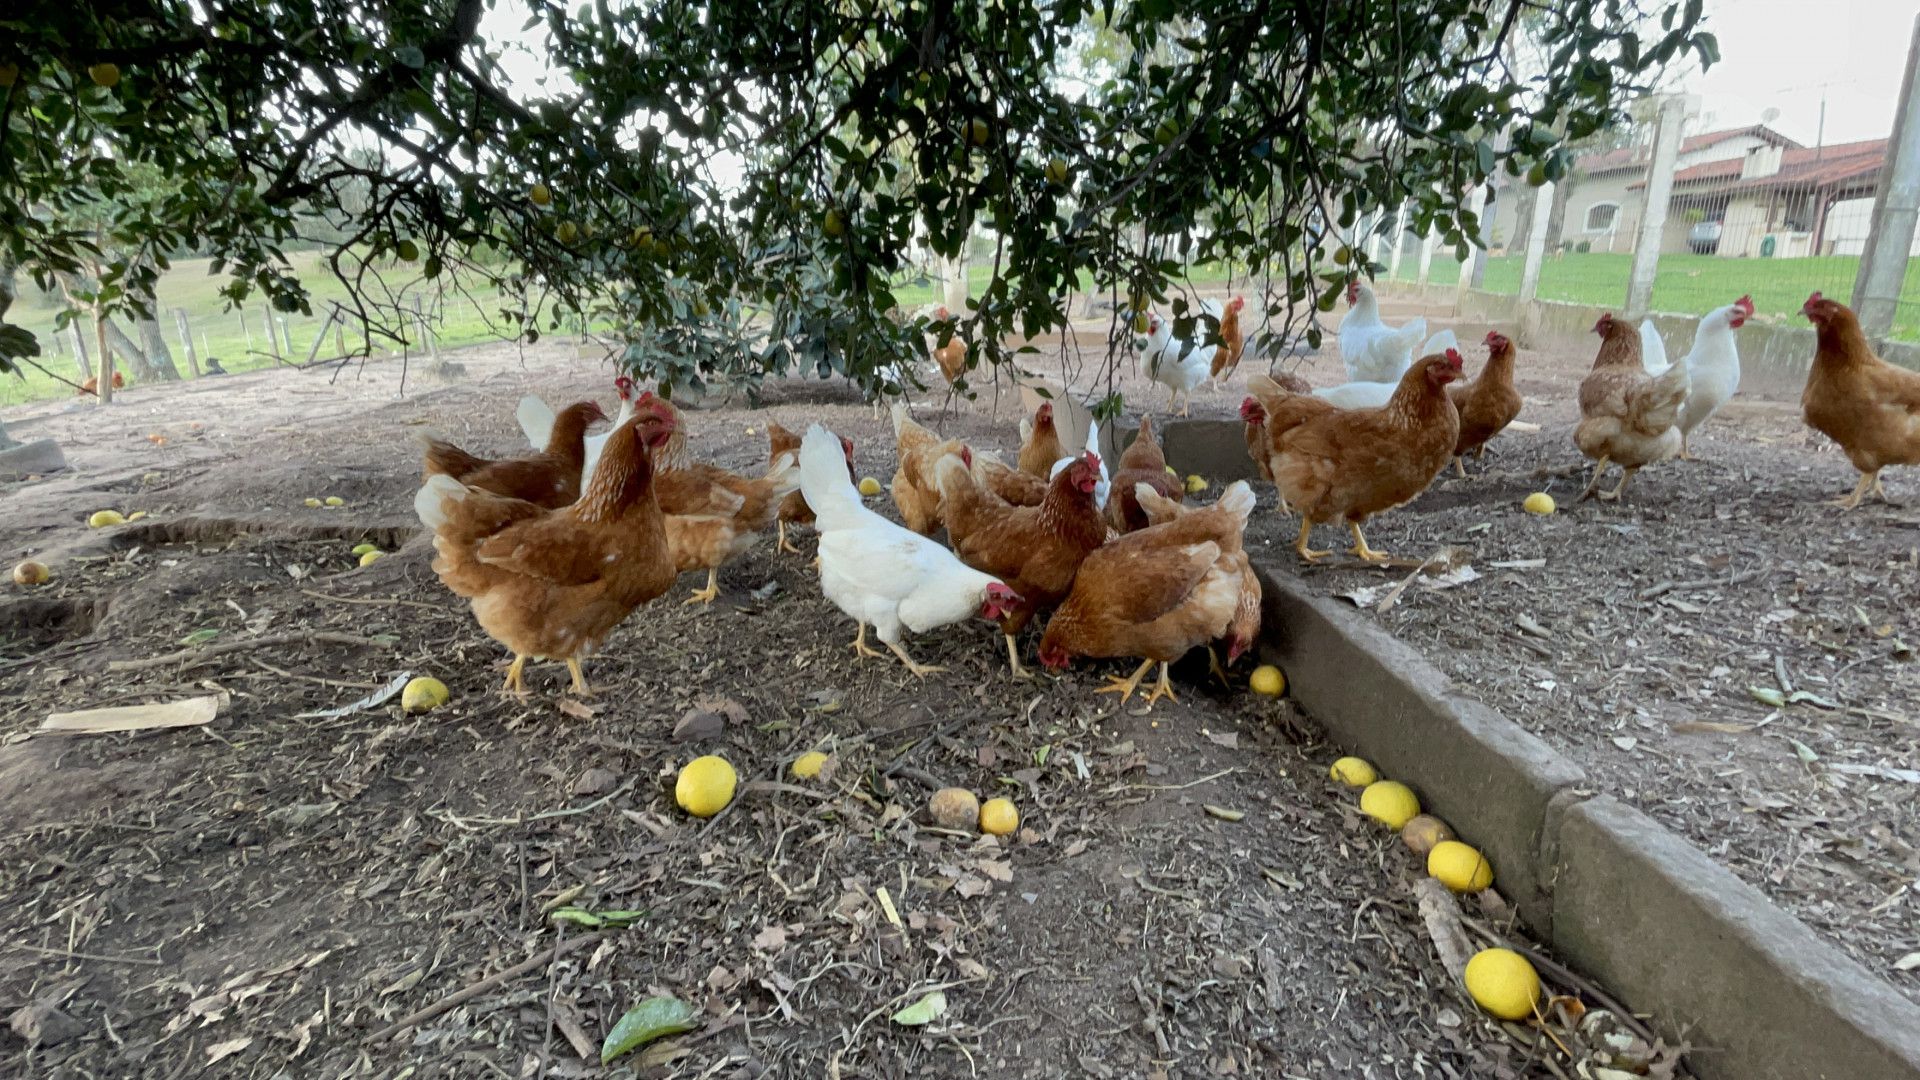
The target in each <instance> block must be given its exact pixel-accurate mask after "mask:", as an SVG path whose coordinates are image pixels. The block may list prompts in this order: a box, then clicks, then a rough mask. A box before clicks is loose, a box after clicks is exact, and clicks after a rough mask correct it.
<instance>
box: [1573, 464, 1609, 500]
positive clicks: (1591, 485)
mask: <svg viewBox="0 0 1920 1080" xmlns="http://www.w3.org/2000/svg"><path fill="white" fill-rule="evenodd" d="M1612 460H1613V459H1612V458H1609V457H1606V456H1605V455H1602V456H1601V458H1600V460H1599V461H1597V462H1595V463H1594V466H1593V479H1591V480H1589V481H1587V489H1586V490H1585V491H1582V492H1581V493H1580V497H1579V498H1578V499H1576V500H1574V501H1575V502H1586V501H1587V500H1588V499H1591V498H1593V493H1594V492H1595V491H1596V490H1598V489H1599V487H1600V478H1601V477H1602V476H1605V475H1606V472H1607V466H1608V464H1610V463H1611V462H1612Z"/></svg>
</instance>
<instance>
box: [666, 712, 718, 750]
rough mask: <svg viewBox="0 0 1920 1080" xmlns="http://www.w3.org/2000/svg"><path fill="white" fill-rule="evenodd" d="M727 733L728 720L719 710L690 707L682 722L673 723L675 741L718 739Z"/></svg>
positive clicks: (681, 719)
mask: <svg viewBox="0 0 1920 1080" xmlns="http://www.w3.org/2000/svg"><path fill="white" fill-rule="evenodd" d="M726 733H727V721H726V719H725V718H724V717H722V716H721V715H720V714H719V713H717V712H709V711H708V710H706V709H698V708H695V709H688V710H687V714H686V715H685V716H682V717H681V718H680V722H679V723H677V724H675V725H673V741H674V742H699V741H701V740H703V739H717V738H719V737H720V736H722V735H724V734H726Z"/></svg>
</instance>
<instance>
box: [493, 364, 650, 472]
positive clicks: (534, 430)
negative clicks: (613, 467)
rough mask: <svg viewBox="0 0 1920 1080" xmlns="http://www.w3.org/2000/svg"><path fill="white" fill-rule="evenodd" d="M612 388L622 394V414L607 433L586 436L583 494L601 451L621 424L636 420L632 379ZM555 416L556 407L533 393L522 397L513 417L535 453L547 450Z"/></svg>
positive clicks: (581, 470) (616, 382)
mask: <svg viewBox="0 0 1920 1080" xmlns="http://www.w3.org/2000/svg"><path fill="white" fill-rule="evenodd" d="M613 389H614V392H615V393H617V394H619V395H620V412H619V414H618V415H616V416H615V417H614V418H613V423H612V424H609V425H608V426H607V429H606V430H605V431H603V432H601V433H600V434H598V435H589V436H587V439H586V448H587V455H586V458H585V459H584V464H583V465H582V466H581V469H580V490H581V491H585V490H587V481H588V480H590V479H592V477H593V467H594V466H595V465H596V464H598V463H599V461H600V451H601V449H602V448H603V447H605V446H606V445H607V439H608V438H610V437H611V436H612V435H613V433H614V432H616V431H618V430H620V425H621V424H624V423H626V422H627V421H628V420H631V419H632V418H633V380H632V379H630V378H628V377H626V376H625V375H622V376H620V377H619V378H617V379H615V380H613ZM553 416H554V413H553V406H551V405H548V404H547V403H546V402H544V401H542V400H540V399H539V398H538V397H536V396H535V395H533V394H528V395H527V396H526V397H523V398H521V399H520V407H519V408H517V409H515V410H514V412H513V418H514V419H515V420H518V421H519V422H520V433H521V434H523V435H525V436H526V437H527V442H528V443H530V444H532V446H533V448H534V449H535V450H545V449H546V448H547V438H548V436H549V435H551V434H552V432H553Z"/></svg>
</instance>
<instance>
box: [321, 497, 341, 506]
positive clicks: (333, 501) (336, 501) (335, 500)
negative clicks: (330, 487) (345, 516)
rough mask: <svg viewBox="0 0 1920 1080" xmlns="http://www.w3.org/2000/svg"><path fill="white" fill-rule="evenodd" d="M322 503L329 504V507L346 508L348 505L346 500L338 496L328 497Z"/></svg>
mask: <svg viewBox="0 0 1920 1080" xmlns="http://www.w3.org/2000/svg"><path fill="white" fill-rule="evenodd" d="M321 501H322V502H325V503H326V504H327V505H328V506H345V505H347V500H345V499H343V498H341V497H340V496H338V495H329V496H327V497H326V498H325V499H323V500H321Z"/></svg>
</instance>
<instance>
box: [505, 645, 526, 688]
mask: <svg viewBox="0 0 1920 1080" xmlns="http://www.w3.org/2000/svg"><path fill="white" fill-rule="evenodd" d="M526 670H527V658H526V657H524V656H522V655H520V654H519V653H514V654H513V663H511V664H508V665H507V682H506V685H504V686H502V687H501V688H500V692H501V693H503V694H513V695H515V696H516V697H526V696H527V686H526V683H525V682H523V681H521V676H523V675H524V674H526Z"/></svg>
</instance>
